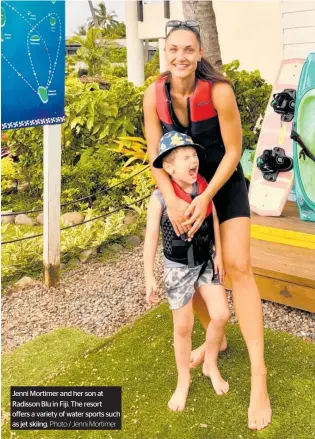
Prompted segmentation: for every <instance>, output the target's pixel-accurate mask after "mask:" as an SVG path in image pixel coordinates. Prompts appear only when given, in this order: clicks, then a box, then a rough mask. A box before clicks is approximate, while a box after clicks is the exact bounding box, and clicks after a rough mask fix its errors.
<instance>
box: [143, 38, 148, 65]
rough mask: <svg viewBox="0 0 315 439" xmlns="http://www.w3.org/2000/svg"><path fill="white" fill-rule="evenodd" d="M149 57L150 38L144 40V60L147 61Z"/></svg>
mask: <svg viewBox="0 0 315 439" xmlns="http://www.w3.org/2000/svg"><path fill="white" fill-rule="evenodd" d="M148 58H149V40H144V62H145V63H146V62H147V61H148Z"/></svg>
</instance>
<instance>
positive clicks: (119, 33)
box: [102, 22, 126, 40]
mask: <svg viewBox="0 0 315 439" xmlns="http://www.w3.org/2000/svg"><path fill="white" fill-rule="evenodd" d="M102 33H103V37H104V38H106V39H111V40H113V39H119V38H126V25H125V23H123V22H119V23H118V24H116V25H113V26H111V27H107V28H105V29H102Z"/></svg>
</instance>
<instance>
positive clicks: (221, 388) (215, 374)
mask: <svg viewBox="0 0 315 439" xmlns="http://www.w3.org/2000/svg"><path fill="white" fill-rule="evenodd" d="M199 290H200V294H201V296H202V297H203V299H204V301H205V302H206V304H207V308H208V311H209V314H210V317H211V320H210V323H209V326H208V328H207V333H206V349H205V360H204V363H203V368H202V372H203V374H204V375H206V376H208V377H210V379H211V382H212V385H213V388H214V390H215V392H216V393H217V394H218V395H223V394H224V393H227V392H228V390H229V384H228V382H227V381H225V380H224V379H223V378H222V376H221V374H220V371H219V369H218V354H219V349H220V344H221V341H222V338H223V335H224V329H225V326H226V324H227V322H228V320H229V318H230V314H231V313H230V309H229V303H228V300H227V297H226V293H225V288H224V286H223V285H214V284H205V285H201V286H200V287H199Z"/></svg>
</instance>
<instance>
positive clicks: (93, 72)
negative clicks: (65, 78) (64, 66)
mask: <svg viewBox="0 0 315 439" xmlns="http://www.w3.org/2000/svg"><path fill="white" fill-rule="evenodd" d="M100 38H101V30H100V29H94V28H91V29H89V30H88V32H87V35H86V36H80V35H75V36H74V37H72V38H71V39H70V40H69V43H72V42H77V43H79V44H80V46H81V47H80V49H79V50H78V51H77V53H76V55H75V57H72V59H74V60H75V61H80V62H83V63H84V64H85V65H86V66H87V69H88V74H89V76H99V75H101V73H102V71H103V70H104V69H105V68H106V67H108V66H109V61H108V56H107V51H106V48H105V47H104V46H102V45H100V44H99V43H98V41H99V40H100Z"/></svg>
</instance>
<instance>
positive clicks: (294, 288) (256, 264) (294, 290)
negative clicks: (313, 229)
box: [226, 239, 315, 312]
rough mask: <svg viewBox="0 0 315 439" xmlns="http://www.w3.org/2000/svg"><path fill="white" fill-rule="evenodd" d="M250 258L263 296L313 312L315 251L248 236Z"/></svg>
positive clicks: (314, 301) (228, 282)
mask: <svg viewBox="0 0 315 439" xmlns="http://www.w3.org/2000/svg"><path fill="white" fill-rule="evenodd" d="M251 261H252V266H253V271H254V274H255V279H256V282H257V285H258V289H259V292H260V296H261V298H262V299H265V300H270V301H272V302H276V303H281V304H283V305H287V306H292V307H295V308H300V309H304V310H306V311H310V312H315V251H314V250H310V249H305V248H299V247H291V246H287V245H282V244H276V243H271V242H265V241H260V240H257V239H251ZM226 288H228V289H231V288H232V285H231V282H230V281H229V279H227V282H226Z"/></svg>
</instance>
